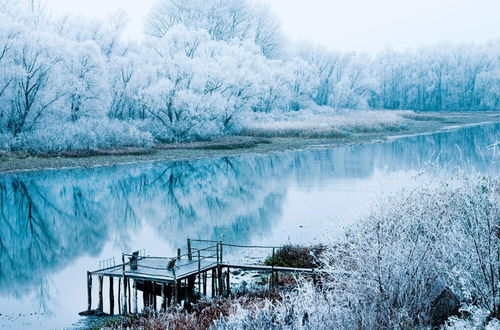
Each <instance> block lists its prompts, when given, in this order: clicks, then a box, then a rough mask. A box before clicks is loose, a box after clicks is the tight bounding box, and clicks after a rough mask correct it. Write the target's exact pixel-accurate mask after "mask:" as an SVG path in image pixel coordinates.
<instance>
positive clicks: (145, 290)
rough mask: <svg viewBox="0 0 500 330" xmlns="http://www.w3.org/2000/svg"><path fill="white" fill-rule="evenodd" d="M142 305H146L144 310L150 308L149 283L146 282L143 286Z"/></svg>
mask: <svg viewBox="0 0 500 330" xmlns="http://www.w3.org/2000/svg"><path fill="white" fill-rule="evenodd" d="M142 303H143V305H144V308H148V307H149V291H148V281H144V282H143V285H142Z"/></svg>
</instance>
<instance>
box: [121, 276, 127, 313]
mask: <svg viewBox="0 0 500 330" xmlns="http://www.w3.org/2000/svg"><path fill="white" fill-rule="evenodd" d="M122 307H123V312H122V314H124V315H125V314H127V311H128V309H127V278H126V277H125V276H124V277H123V306H122Z"/></svg>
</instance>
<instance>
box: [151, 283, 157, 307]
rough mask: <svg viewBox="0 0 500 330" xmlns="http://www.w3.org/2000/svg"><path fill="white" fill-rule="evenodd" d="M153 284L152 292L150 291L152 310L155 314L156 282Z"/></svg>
mask: <svg viewBox="0 0 500 330" xmlns="http://www.w3.org/2000/svg"><path fill="white" fill-rule="evenodd" d="M152 283H153V290H151V292H152V294H153V309H154V311H155V312H156V311H157V305H156V282H152Z"/></svg>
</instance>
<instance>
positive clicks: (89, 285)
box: [87, 272, 92, 312]
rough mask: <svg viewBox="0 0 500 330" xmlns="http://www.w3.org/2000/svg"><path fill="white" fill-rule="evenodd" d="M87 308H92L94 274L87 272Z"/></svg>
mask: <svg viewBox="0 0 500 330" xmlns="http://www.w3.org/2000/svg"><path fill="white" fill-rule="evenodd" d="M87 302H88V307H87V310H88V311H89V312H90V311H91V310H92V275H91V273H90V272H87Z"/></svg>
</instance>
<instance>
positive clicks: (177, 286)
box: [173, 269, 181, 305]
mask: <svg viewBox="0 0 500 330" xmlns="http://www.w3.org/2000/svg"><path fill="white" fill-rule="evenodd" d="M173 273H174V288H173V289H174V304H175V305H177V304H178V303H179V290H180V286H181V285H180V281H177V275H176V274H175V269H174V271H173Z"/></svg>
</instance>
